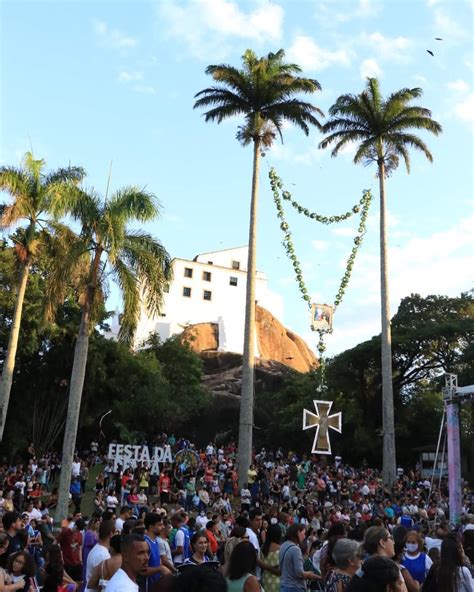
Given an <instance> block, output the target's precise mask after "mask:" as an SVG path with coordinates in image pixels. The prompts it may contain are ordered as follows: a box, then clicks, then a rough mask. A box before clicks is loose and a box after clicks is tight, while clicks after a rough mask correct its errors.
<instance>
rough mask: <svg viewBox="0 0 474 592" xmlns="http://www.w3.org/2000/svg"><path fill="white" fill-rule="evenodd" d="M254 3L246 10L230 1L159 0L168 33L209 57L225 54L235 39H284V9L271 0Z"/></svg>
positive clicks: (272, 40)
mask: <svg viewBox="0 0 474 592" xmlns="http://www.w3.org/2000/svg"><path fill="white" fill-rule="evenodd" d="M247 5H248V4H247ZM253 5H254V8H253V10H245V9H243V8H242V7H241V5H239V3H238V2H232V1H230V0H200V1H199V2H195V1H193V0H178V1H176V2H158V4H157V8H158V14H159V23H160V25H161V24H164V30H165V32H166V35H168V36H170V37H174V38H176V39H178V40H180V41H181V42H183V43H184V45H185V46H186V47H187V49H188V50H189V51H190V52H191V54H192V55H193V56H194V57H197V58H199V59H210V58H215V55H216V52H218V54H219V55H220V56H222V57H225V56H226V55H227V53H228V50H229V47H228V43H229V41H231V40H232V39H250V40H252V41H253V42H255V43H260V44H263V43H266V42H277V41H279V40H280V39H281V36H282V27H283V15H284V13H283V8H282V7H281V6H279V5H277V4H272V3H270V2H269V1H268V0H260V1H258V2H256V1H254V2H253Z"/></svg>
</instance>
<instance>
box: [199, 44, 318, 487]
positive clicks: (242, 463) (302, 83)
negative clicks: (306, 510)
mask: <svg viewBox="0 0 474 592" xmlns="http://www.w3.org/2000/svg"><path fill="white" fill-rule="evenodd" d="M284 57H285V52H284V51H283V50H282V49H280V50H279V51H277V53H269V54H268V55H267V56H265V57H261V58H258V57H257V56H256V54H255V53H254V52H253V51H251V50H247V51H246V52H245V53H244V55H243V56H242V68H240V69H238V68H235V67H233V66H230V65H227V64H220V65H217V66H208V67H207V69H206V74H210V75H211V76H212V78H213V79H214V80H215V81H216V83H217V84H216V85H215V86H211V87H209V88H205V89H204V90H202V91H200V92H198V93H197V94H196V95H195V98H196V99H197V100H196V102H195V103H194V108H197V107H204V108H209V110H208V111H206V112H205V113H204V117H205V120H206V121H216V122H217V123H221V122H222V121H224V120H225V119H228V118H229V117H234V116H238V115H241V116H243V118H244V122H245V123H244V125H243V126H241V127H239V130H238V132H237V139H238V140H239V141H240V142H241V143H242V145H243V146H246V145H248V144H251V143H253V172H252V191H251V200H250V223H249V243H248V244H249V251H248V264H247V292H246V306H245V332H244V353H243V361H242V392H241V400H240V419H239V450H238V467H239V483H240V485H242V484H243V483H244V482H245V481H246V479H247V471H248V468H249V466H250V463H251V455H252V428H253V389H254V386H253V384H254V343H255V270H256V230H257V203H258V185H259V170H260V157H261V152H262V149H264V148H265V147H268V146H271V144H272V142H273V141H274V139H275V138H276V135H277V134H278V135H279V137H280V139H281V140H283V134H282V125H283V123H284V122H285V121H287V122H290V123H292V124H293V125H295V126H296V127H299V128H300V129H301V130H302V131H303V132H304V133H305V134H306V135H308V133H309V129H310V128H309V126H310V125H314V126H316V127H317V128H319V129H321V124H320V123H319V120H318V119H317V116H323V113H322V112H321V111H320V110H319V109H318V108H317V107H315V106H314V105H312V104H311V103H307V102H304V101H302V100H300V99H298V98H295V95H298V94H299V93H306V94H311V93H314V92H316V91H318V90H321V86H320V84H319V82H318V81H317V80H314V79H310V78H304V77H302V76H298V74H299V73H300V72H301V68H300V67H299V66H298V65H296V64H290V63H286V62H285V61H284Z"/></svg>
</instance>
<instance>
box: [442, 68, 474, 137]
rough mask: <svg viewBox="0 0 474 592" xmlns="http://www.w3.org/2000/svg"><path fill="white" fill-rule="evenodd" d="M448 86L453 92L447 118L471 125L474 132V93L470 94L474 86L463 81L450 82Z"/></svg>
mask: <svg viewBox="0 0 474 592" xmlns="http://www.w3.org/2000/svg"><path fill="white" fill-rule="evenodd" d="M446 86H447V88H448V89H449V90H450V91H451V96H450V97H448V101H449V102H450V103H451V107H450V109H449V111H448V113H447V116H448V117H454V118H456V119H459V120H460V121H462V122H466V123H468V124H471V126H472V129H473V130H474V92H472V91H471V92H469V91H470V90H471V88H472V86H471V85H469V84H468V83H467V82H465V81H464V80H461V79H459V80H454V81H452V82H448V83H447V84H446Z"/></svg>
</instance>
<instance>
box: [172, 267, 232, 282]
mask: <svg viewBox="0 0 474 592" xmlns="http://www.w3.org/2000/svg"><path fill="white" fill-rule="evenodd" d="M184 277H187V278H192V277H193V270H192V269H191V268H190V267H185V268H184ZM211 278H212V273H211V272H210V271H203V272H202V279H203V281H205V282H210V281H211ZM238 283H239V278H237V277H234V276H232V275H231V276H230V278H229V284H230V285H231V286H237V284H238Z"/></svg>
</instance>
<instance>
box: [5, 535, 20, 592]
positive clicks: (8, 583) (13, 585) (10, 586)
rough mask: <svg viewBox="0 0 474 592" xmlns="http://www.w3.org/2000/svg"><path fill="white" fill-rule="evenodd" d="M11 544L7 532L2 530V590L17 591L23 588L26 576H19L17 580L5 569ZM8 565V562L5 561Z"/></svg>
mask: <svg viewBox="0 0 474 592" xmlns="http://www.w3.org/2000/svg"><path fill="white" fill-rule="evenodd" d="M8 546H9V539H8V536H7V534H6V533H4V532H0V591H1V592H17V590H23V589H24V587H25V584H26V581H25V580H26V579H25V577H24V576H23V577H19V578H17V579H16V581H13V579H12V578H11V577H10V574H9V573H8V572H7V570H6V569H4V567H3V564H4V558H5V557H6V554H7V550H8ZM5 566H6V563H5Z"/></svg>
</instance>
